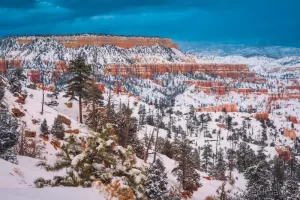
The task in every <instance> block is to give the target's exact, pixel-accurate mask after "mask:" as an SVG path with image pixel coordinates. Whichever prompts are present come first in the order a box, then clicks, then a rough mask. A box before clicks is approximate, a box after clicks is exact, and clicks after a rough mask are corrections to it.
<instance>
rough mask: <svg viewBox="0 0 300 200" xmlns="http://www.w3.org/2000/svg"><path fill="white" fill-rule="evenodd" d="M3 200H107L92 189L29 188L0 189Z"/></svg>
mask: <svg viewBox="0 0 300 200" xmlns="http://www.w3.org/2000/svg"><path fill="white" fill-rule="evenodd" d="M0 196H1V199H9V200H54V199H57V200H59V199H72V200H82V199H87V200H105V197H104V195H103V194H102V193H97V192H96V191H93V190H91V189H90V188H72V187H64V188H41V189H38V188H27V189H2V188H1V189H0Z"/></svg>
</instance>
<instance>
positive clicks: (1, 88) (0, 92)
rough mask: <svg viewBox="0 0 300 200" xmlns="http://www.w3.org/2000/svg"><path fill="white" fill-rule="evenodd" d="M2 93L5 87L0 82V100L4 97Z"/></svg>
mask: <svg viewBox="0 0 300 200" xmlns="http://www.w3.org/2000/svg"><path fill="white" fill-rule="evenodd" d="M4 94H5V88H4V86H3V85H1V84H0V102H1V100H2V99H3V97H4Z"/></svg>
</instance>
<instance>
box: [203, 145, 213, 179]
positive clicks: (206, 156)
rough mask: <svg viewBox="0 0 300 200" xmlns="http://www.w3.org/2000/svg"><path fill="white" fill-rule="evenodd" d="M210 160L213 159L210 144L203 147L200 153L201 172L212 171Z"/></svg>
mask: <svg viewBox="0 0 300 200" xmlns="http://www.w3.org/2000/svg"><path fill="white" fill-rule="evenodd" d="M212 159H213V150H212V146H211V144H206V145H205V146H204V147H203V151H202V161H203V162H201V163H202V166H201V169H202V170H203V171H205V172H206V173H207V172H208V171H211V170H212V169H213V163H212Z"/></svg>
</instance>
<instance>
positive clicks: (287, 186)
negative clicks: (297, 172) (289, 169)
mask: <svg viewBox="0 0 300 200" xmlns="http://www.w3.org/2000/svg"><path fill="white" fill-rule="evenodd" d="M299 187H300V186H299V182H298V181H297V180H295V179H294V178H291V177H289V178H288V179H287V180H286V181H285V183H284V185H283V187H282V190H281V194H282V195H283V197H284V199H286V200H295V199H299V198H300V189H299Z"/></svg>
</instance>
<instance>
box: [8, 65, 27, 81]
mask: <svg viewBox="0 0 300 200" xmlns="http://www.w3.org/2000/svg"><path fill="white" fill-rule="evenodd" d="M11 75H12V76H14V77H16V78H17V79H18V80H20V81H25V80H26V79H27V77H26V76H25V75H24V69H23V68H21V67H17V68H15V69H13V70H12V71H11Z"/></svg>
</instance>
